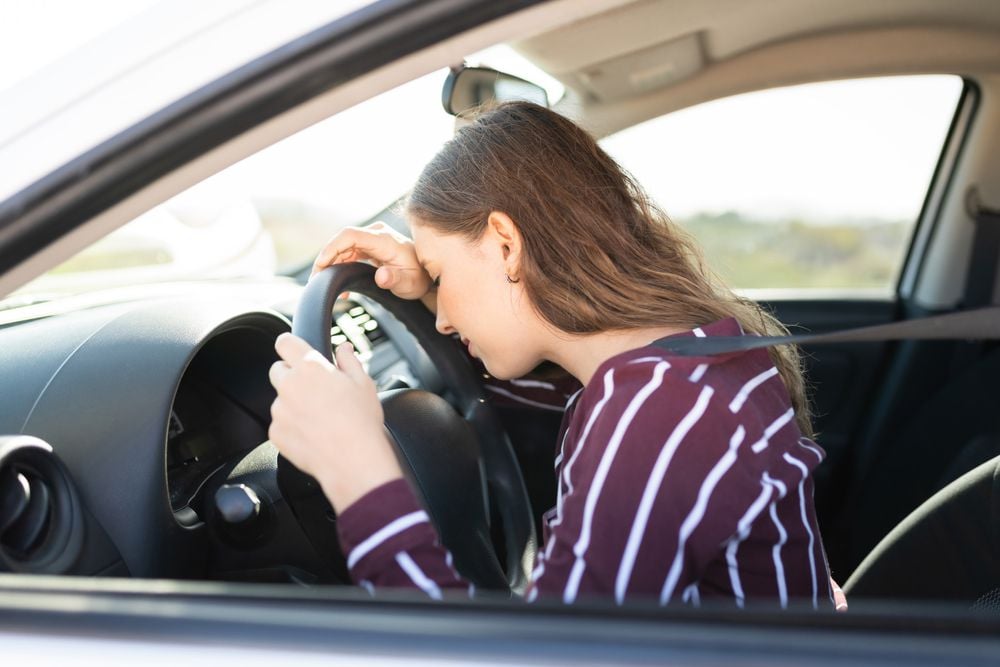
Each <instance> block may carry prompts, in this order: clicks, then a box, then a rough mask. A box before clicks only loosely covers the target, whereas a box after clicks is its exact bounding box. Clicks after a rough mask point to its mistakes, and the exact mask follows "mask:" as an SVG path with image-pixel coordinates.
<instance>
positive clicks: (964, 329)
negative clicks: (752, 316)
mask: <svg viewBox="0 0 1000 667" xmlns="http://www.w3.org/2000/svg"><path fill="white" fill-rule="evenodd" d="M907 339H912V340H962V339H968V340H996V339H1000V306H989V307H987V308H977V309H975V310H962V311H958V312H956V313H948V314H946V315H934V316H931V317H921V318H918V319H913V320H904V321H902V322H892V323H891V324H877V325H874V326H870V327H860V328H857V329H846V330H844V331H832V332H830V333H820V334H796V335H792V336H710V337H707V338H697V337H694V336H668V337H667V338H661V339H659V340H657V341H654V342H653V343H652V344H653V345H656V346H657V347H661V348H664V349H666V350H669V351H671V352H674V353H675V354H679V355H681V356H708V355H715V354H728V353H732V352H742V351H745V350H755V349H757V348H761V347H771V346H772V345H802V344H805V343H808V344H810V345H819V344H826V343H857V342H866V341H880V340H907Z"/></svg>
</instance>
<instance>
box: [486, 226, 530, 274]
mask: <svg viewBox="0 0 1000 667" xmlns="http://www.w3.org/2000/svg"><path fill="white" fill-rule="evenodd" d="M486 226H487V235H488V236H489V237H490V238H491V240H493V242H494V243H496V244H497V246H499V248H500V252H501V253H502V255H501V256H502V258H503V262H504V266H505V267H506V269H507V273H508V274H509V275H510V276H511V277H514V275H515V274H516V273H517V269H518V267H519V266H520V263H521V248H522V244H521V230H519V229H518V228H517V225H516V224H515V223H514V220H512V219H511V217H510V216H509V215H507V214H506V213H503V212H502V211H491V212H490V217H489V218H487V220H486Z"/></svg>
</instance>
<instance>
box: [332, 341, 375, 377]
mask: <svg viewBox="0 0 1000 667" xmlns="http://www.w3.org/2000/svg"><path fill="white" fill-rule="evenodd" d="M334 356H335V357H336V359H337V368H339V369H340V370H342V371H343V372H344V373H345V374H346V375H347V377H349V378H351V380H353V381H355V382H364V381H367V380H368V373H365V368H364V366H362V365H361V360H360V359H358V357H357V355H355V354H354V346H353V345H351V344H350V343H341V344H340V345H338V346H337V349H336V351H335V352H334Z"/></svg>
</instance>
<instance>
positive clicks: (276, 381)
mask: <svg viewBox="0 0 1000 667" xmlns="http://www.w3.org/2000/svg"><path fill="white" fill-rule="evenodd" d="M290 370H292V369H291V368H289V366H288V364H286V363H285V362H284V361H276V362H274V363H273V364H271V368H270V369H268V371H267V379H268V380H270V381H271V386H272V387H274V388H275V389H279V388H280V386H281V383H282V381H283V380H284V379H285V378H286V377H287V376H288V372H289V371H290Z"/></svg>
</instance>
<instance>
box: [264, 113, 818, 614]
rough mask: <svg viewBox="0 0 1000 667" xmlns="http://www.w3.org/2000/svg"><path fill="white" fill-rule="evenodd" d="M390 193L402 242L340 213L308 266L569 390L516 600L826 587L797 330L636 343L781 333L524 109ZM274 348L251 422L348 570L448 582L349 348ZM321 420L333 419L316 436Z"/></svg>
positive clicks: (757, 593) (611, 168)
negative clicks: (544, 506)
mask: <svg viewBox="0 0 1000 667" xmlns="http://www.w3.org/2000/svg"><path fill="white" fill-rule="evenodd" d="M404 212H405V215H406V217H407V219H408V221H409V223H410V226H411V230H412V235H413V239H412V241H410V240H409V239H406V238H404V237H402V236H400V235H398V234H396V233H394V232H392V231H391V230H389V229H388V228H386V227H385V226H384V225H377V226H373V227H372V228H370V229H367V230H359V229H351V230H346V231H344V232H341V233H340V234H338V235H337V236H335V237H334V238H333V240H332V241H331V242H330V243H329V244H328V245H327V247H326V248H324V249H323V251H322V252H321V253H320V255H319V257H318V258H317V260H316V268H317V269H320V268H323V267H325V266H328V265H330V264H335V263H338V262H350V261H358V260H368V261H371V262H373V263H374V264H376V265H377V266H378V267H379V268H378V269H377V271H376V274H375V279H376V282H377V284H378V285H379V286H381V287H383V288H385V289H390V290H392V291H393V292H394V293H396V294H397V295H398V296H400V297H403V298H409V299H417V298H421V299H424V301H425V303H427V304H428V306H429V307H430V308H431V309H432V310H435V311H436V314H437V328H438V330H439V331H440V332H441V333H443V334H459V335H460V336H461V338H462V341H463V343H465V344H467V345H468V349H469V352H470V354H472V355H474V356H476V357H478V358H479V359H480V360H481V361H482V362H483V364H484V365H485V366H486V368H487V369H488V370H489V372H490V373H491V374H492V375H493V376H495V377H497V378H516V377H520V376H523V375H525V374H527V373H528V372H529V371H531V370H532V369H533V368H535V367H536V366H537V365H538V364H539V363H540V362H542V361H543V360H548V361H551V362H554V363H556V364H558V365H560V366H561V367H562V368H564V369H566V370H567V371H568V372H569V373H570V374H572V375H573V376H574V377H575V378H576V379H578V380H579V381H580V383H581V384H582V385H583V389H582V390H581V391H579V392H577V393H576V394H575V395H574V396H573V397H572V398H570V400H569V402H568V404H567V407H566V411H565V416H564V419H563V425H562V432H561V434H560V443H561V445H560V449H559V452H558V455H557V457H556V460H555V466H556V473H557V476H558V484H559V486H558V500H557V503H556V506H555V507H554V508H552V510H550V511H549V512H548V513H547V514H546V515H545V517H544V523H545V525H544V546H543V549H542V551H541V552H540V553H539V556H538V561H537V564H536V568H535V570H534V573H533V576H532V582H531V584H530V587H529V591H528V599H529V600H533V599H535V598H538V597H552V598H558V599H561V600H563V601H565V602H568V603H569V602H573V601H575V600H577V599H578V598H580V597H582V596H592V595H602V596H613V597H614V599H615V600H617V601H618V602H619V603H621V602H624V601H625V600H631V599H639V598H646V597H652V598H654V599H658V600H660V601H661V602H663V603H666V602H669V601H683V602H688V603H692V604H698V603H699V601H700V600H701V599H703V598H709V597H711V598H723V599H730V600H733V601H735V603H736V604H737V605H739V606H743V605H744V603H745V602H747V601H751V600H753V601H757V600H774V601H777V602H779V603H780V604H781V605H782V606H784V605H785V604H787V602H788V601H789V600H791V599H794V598H801V599H804V600H806V601H809V602H811V604H812V605H813V606H814V607H817V608H818V607H823V608H830V607H832V606H833V592H832V588H831V581H830V579H829V568H828V565H827V561H826V556H825V553H824V551H823V546H822V542H821V540H820V534H819V528H818V525H817V522H816V516H815V512H814V510H813V503H812V495H813V485H812V477H811V472H812V470H813V469H814V468H815V466H816V465H817V464H818V463H819V462H820V461H821V460H822V458H823V453H822V451H821V450H820V449H819V447H817V446H816V445H815V444H814V443H813V442H812V441H811V440H809V438H810V437H811V435H812V433H811V428H810V422H809V414H808V409H807V405H806V399H805V395H804V386H803V380H802V375H801V372H800V368H799V360H798V357H797V353H796V351H795V349H794V348H790V347H786V348H782V349H772V350H771V351H763V350H757V351H752V352H746V353H742V354H737V355H720V356H718V357H680V356H676V355H673V354H671V353H669V352H667V351H665V350H664V349H662V348H659V347H656V346H651V345H650V343H652V342H653V341H655V340H657V339H660V338H663V337H665V336H692V335H693V336H716V335H721V336H728V335H739V334H741V333H744V332H745V333H750V334H775V333H781V332H782V331H783V329H782V327H781V326H780V325H779V323H778V322H777V321H776V320H775V319H774V318H773V317H771V316H770V315H769V314H767V313H766V312H764V311H763V310H762V309H761V308H760V307H759V306H757V305H756V304H754V303H752V302H749V301H747V300H744V299H741V298H739V297H736V296H734V295H733V294H732V292H730V291H729V290H727V289H725V288H723V287H722V286H721V285H720V284H719V283H718V281H717V280H716V279H715V278H714V277H713V276H712V274H710V273H709V271H708V270H707V269H706V267H705V266H704V265H703V263H702V261H701V259H700V257H699V255H698V253H697V251H696V248H695V246H694V245H693V243H692V242H691V241H690V240H689V239H688V238H687V237H686V236H685V235H684V234H683V233H682V232H681V230H679V229H678V228H677V227H676V226H674V225H673V224H672V223H670V222H669V221H668V220H667V219H666V217H665V216H664V215H663V214H661V213H660V212H659V211H658V210H657V209H656V208H655V207H654V205H653V204H652V203H651V202H650V201H649V199H648V198H647V197H646V195H645V194H644V193H643V191H642V190H641V188H640V187H639V186H638V184H637V183H635V181H633V180H632V179H631V177H630V176H629V175H628V174H626V173H625V172H624V171H623V170H622V169H621V168H620V167H619V166H618V165H617V164H616V163H615V162H614V161H613V160H612V159H611V158H610V157H609V156H608V155H607V154H605V153H604V151H603V150H601V148H600V147H599V146H598V145H597V143H596V142H595V141H594V139H593V138H592V137H591V136H590V135H588V134H587V133H586V132H584V131H583V130H582V129H580V128H579V127H577V126H576V125H574V124H573V123H571V122H570V121H568V120H566V119H565V118H563V117H561V116H559V115H558V114H556V113H554V112H552V111H549V110H547V109H545V108H543V107H539V106H536V105H532V104H528V103H511V104H506V105H502V106H499V107H497V108H495V109H494V110H491V111H489V112H486V113H484V114H483V115H481V116H480V117H479V119H478V120H477V121H476V122H475V123H473V124H472V125H470V126H468V127H466V128H464V129H462V130H460V131H459V133H458V134H457V135H456V137H455V138H454V139H453V140H452V141H450V142H449V143H448V144H447V145H446V146H445V147H444V148H443V149H442V150H441V152H440V153H439V154H438V155H437V156H436V157H435V158H434V159H433V160H432V161H431V163H430V164H429V165H428V166H427V167H426V168H425V169H424V171H423V173H422V175H421V176H420V179H419V180H418V182H417V184H416V186H415V187H414V189H413V191H412V193H411V194H410V196H409V198H408V199H407V202H406V204H405V209H404ZM276 348H277V350H278V352H279V354H280V355H281V357H282V359H283V361H281V362H278V363H277V364H275V366H274V367H273V369H272V373H271V378H272V382H273V384H274V386H275V388H276V389H277V391H278V398H277V400H276V401H275V403H274V406H273V409H272V414H273V418H274V422H273V424H272V426H271V431H270V437H271V439H272V441H274V442H275V444H276V445H277V446H278V447H279V448H280V449H281V451H282V452H283V453H284V455H285V456H286V457H288V458H289V459H290V460H291V461H292V462H293V463H295V464H296V465H297V466H298V467H300V468H301V469H302V470H304V471H305V472H308V473H310V474H312V475H313V476H315V477H316V478H317V479H318V480H319V482H320V484H321V486H322V487H323V490H324V492H325V493H326V495H327V496H328V497H329V499H330V501H331V503H332V504H333V506H334V508H335V509H336V511H337V512H338V514H339V516H340V519H339V530H340V537H341V542H342V546H343V548H344V553H346V554H348V561H349V566H350V568H351V574H352V576H353V577H354V579H355V580H356V581H358V582H359V583H362V584H364V585H366V586H375V587H378V586H383V585H384V586H411V587H412V586H416V587H419V588H421V589H423V590H424V591H426V592H427V593H428V594H429V595H432V596H434V597H438V596H439V595H440V591H441V589H442V588H446V587H459V586H464V585H465V582H463V581H462V579H461V577H460V576H459V575H458V574H457V573H456V572H455V571H454V570H453V569H452V567H451V565H450V557H449V555H448V554H447V553H446V552H445V551H444V550H443V549H442V548H441V547H440V546H439V545H438V544H437V542H436V535H435V532H434V528H433V527H432V526H431V524H430V523H429V522H428V521H427V516H426V514H425V513H424V512H423V511H422V509H421V508H420V505H419V503H418V502H417V500H416V497H415V496H414V494H413V491H412V490H411V489H410V488H409V486H408V485H407V483H406V482H405V481H404V480H403V478H402V472H401V470H400V467H399V464H398V462H397V460H396V457H395V455H394V453H393V450H392V448H391V445H390V444H389V442H388V441H387V439H386V436H385V435H384V431H383V428H382V412H381V407H380V404H379V402H378V400H377V398H376V395H375V389H374V385H373V383H372V381H371V380H370V379H369V378H368V377H367V375H366V374H365V373H364V371H363V369H362V368H361V365H360V364H359V363H358V361H357V359H356V358H355V357H354V355H353V354H352V351H351V349H350V346H341V347H340V348H338V349H337V350H336V361H337V365H338V367H339V368H334V367H333V366H332V365H331V364H329V363H327V362H325V361H324V360H323V359H322V358H321V357H320V355H319V354H318V353H315V352H313V351H311V350H310V349H309V348H308V346H307V345H306V344H305V343H304V342H302V341H301V340H299V339H297V338H294V337H292V336H290V335H285V336H282V337H281V338H279V339H278V341H277V343H276ZM331 406H338V407H337V409H336V410H335V411H334V410H333V408H332V407H331ZM334 412H335V414H333V413H334ZM334 430H336V431H339V432H348V433H352V434H354V435H355V437H352V438H351V439H350V440H349V441H345V439H337V441H332V439H330V438H329V434H330V433H333V432H334Z"/></svg>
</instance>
